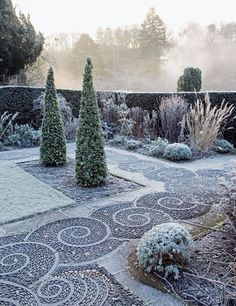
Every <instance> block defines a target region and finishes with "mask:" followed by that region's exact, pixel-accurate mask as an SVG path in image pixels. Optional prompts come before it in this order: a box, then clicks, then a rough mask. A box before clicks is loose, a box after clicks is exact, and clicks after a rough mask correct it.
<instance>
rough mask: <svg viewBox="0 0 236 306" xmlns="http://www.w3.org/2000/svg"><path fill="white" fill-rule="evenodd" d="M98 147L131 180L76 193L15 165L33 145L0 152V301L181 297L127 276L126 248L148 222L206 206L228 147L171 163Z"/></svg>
mask: <svg viewBox="0 0 236 306" xmlns="http://www.w3.org/2000/svg"><path fill="white" fill-rule="evenodd" d="M106 152H107V158H108V167H109V170H110V173H111V174H112V175H114V176H116V177H121V178H123V179H125V180H127V181H132V182H135V183H136V184H137V188H135V189H133V190H130V191H127V190H125V189H124V191H123V192H121V191H119V193H115V194H112V195H110V196H106V197H103V198H95V197H93V198H92V199H91V200H88V201H81V202H79V201H77V200H76V199H77V198H76V197H74V196H71V197H69V196H68V194H67V196H66V195H65V194H63V193H62V192H60V191H58V190H56V189H57V188H52V185H51V186H50V184H46V183H45V180H44V181H43V182H42V181H40V180H38V179H37V178H35V177H33V176H32V175H30V174H29V173H27V172H25V171H24V170H22V168H20V167H19V166H18V165H16V163H17V162H22V161H30V160H34V159H37V158H38V149H26V150H17V151H10V152H2V153H0V186H1V187H0V189H1V190H0V203H1V216H0V223H1V224H2V225H1V228H0V245H1V246H0V265H1V267H0V304H1V305H9V306H10V305H16V304H17V303H18V304H17V305H52V304H53V305H84V306H86V305H94V306H96V305H105V306H108V305H112V306H113V305H114V306H116V305H123V306H129V305H130V306H131V305H133V306H134V305H160V306H162V305H168V306H171V305H184V304H183V303H182V302H181V301H178V300H176V299H175V298H173V297H172V296H171V295H169V294H164V293H161V292H159V291H157V290H156V289H153V288H151V287H148V286H146V285H143V284H141V283H140V282H138V281H136V280H134V279H133V278H132V277H131V275H130V274H129V272H128V263H127V256H128V255H129V253H130V252H131V251H132V250H133V249H134V248H135V245H136V242H137V238H140V237H141V236H142V235H143V233H144V232H146V231H147V230H149V229H151V228H152V227H153V226H154V225H156V224H160V223H163V222H168V221H170V220H178V221H180V222H181V221H184V222H186V223H185V224H189V223H197V222H198V220H199V218H201V217H202V216H205V215H206V214H208V213H209V211H210V210H211V207H212V205H213V204H215V203H217V201H218V198H217V196H216V192H217V191H218V190H219V184H218V182H217V179H218V178H219V177H220V176H224V177H226V178H227V176H228V171H229V168H230V166H231V160H232V159H235V157H234V156H227V157H215V158H213V159H204V160H199V161H194V162H188V163H182V164H174V163H170V162H164V161H161V160H156V159H153V158H149V157H145V156H141V155H138V154H135V153H130V152H127V151H122V150H118V149H114V148H107V149H106ZM68 156H69V157H71V158H73V156H74V144H69V145H68ZM127 184H128V183H127ZM54 187H56V186H54ZM89 192H90V191H89V189H88V193H89ZM102 192H104V191H102ZM43 212H44V213H43ZM38 213H41V214H40V215H38ZM42 213H43V214H42ZM27 216H31V217H30V218H27ZM17 219H22V220H20V221H15V222H11V223H6V222H8V221H14V220H17ZM4 223H5V224H4ZM189 226H190V225H189ZM129 290H130V291H131V292H133V293H134V295H133V294H131V293H130V291H129ZM139 298H140V299H141V300H140V299H139Z"/></svg>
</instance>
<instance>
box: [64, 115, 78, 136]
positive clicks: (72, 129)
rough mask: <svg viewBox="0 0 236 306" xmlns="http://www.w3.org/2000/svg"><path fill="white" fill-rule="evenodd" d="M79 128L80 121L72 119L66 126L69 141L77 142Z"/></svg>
mask: <svg viewBox="0 0 236 306" xmlns="http://www.w3.org/2000/svg"><path fill="white" fill-rule="evenodd" d="M77 127H78V119H77V118H72V119H71V120H70V121H68V122H66V123H65V125H64V131H65V136H66V139H67V140H75V136H76V131H77Z"/></svg>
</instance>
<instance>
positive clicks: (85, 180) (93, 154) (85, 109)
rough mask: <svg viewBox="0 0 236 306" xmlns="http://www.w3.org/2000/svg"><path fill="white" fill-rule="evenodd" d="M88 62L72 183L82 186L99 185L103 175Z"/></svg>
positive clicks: (102, 152) (98, 121) (99, 131)
mask: <svg viewBox="0 0 236 306" xmlns="http://www.w3.org/2000/svg"><path fill="white" fill-rule="evenodd" d="M92 68H93V66H92V62H91V59H90V58H88V59H87V62H86V65H85V72H84V78H83V90H82V96H81V108H80V114H79V126H78V130H77V135H76V180H77V183H78V184H79V185H81V186H84V187H94V186H98V185H100V184H102V183H103V182H104V180H105V178H106V176H107V166H106V156H105V150H104V144H105V143H104V137H103V134H102V127H101V119H100V113H99V109H98V104H97V99H96V93H95V91H94V88H93V76H92Z"/></svg>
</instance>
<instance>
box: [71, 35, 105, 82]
mask: <svg viewBox="0 0 236 306" xmlns="http://www.w3.org/2000/svg"><path fill="white" fill-rule="evenodd" d="M88 54H89V55H90V56H91V57H92V58H93V59H94V65H95V67H96V68H95V75H96V77H97V78H96V79H97V81H99V80H100V79H101V78H102V77H103V76H104V73H105V67H104V63H103V60H102V56H101V51H100V49H99V45H98V44H96V42H95V41H94V40H93V39H92V38H91V37H90V36H89V34H87V33H83V34H81V35H80V38H79V40H78V41H77V42H76V43H75V44H74V46H73V49H72V52H71V56H70V66H71V71H72V73H73V74H74V76H75V77H76V79H79V78H80V76H82V75H83V70H84V62H85V61H86V58H87V56H88Z"/></svg>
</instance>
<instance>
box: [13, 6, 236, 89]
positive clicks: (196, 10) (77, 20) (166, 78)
mask: <svg viewBox="0 0 236 306" xmlns="http://www.w3.org/2000/svg"><path fill="white" fill-rule="evenodd" d="M111 2H112V3H111ZM13 3H14V4H15V5H16V9H17V11H20V10H22V11H23V12H24V13H29V14H30V16H31V20H32V22H33V24H34V26H35V28H36V30H38V31H41V32H42V33H43V35H44V37H45V44H44V50H43V52H42V54H41V56H40V58H39V59H38V61H37V62H36V63H35V64H34V65H33V66H32V67H30V68H29V69H28V71H27V76H28V77H27V85H43V84H44V79H45V72H46V70H47V68H48V66H49V64H50V65H52V66H53V67H54V68H55V71H56V83H57V86H58V87H61V88H64V87H67V88H80V87H81V82H82V71H83V65H84V60H85V58H86V57H87V56H88V55H90V56H91V57H92V59H93V62H94V70H95V84H96V88H97V89H107V90H109V89H116V90H133V91H175V90H176V84H177V80H178V77H179V76H180V75H181V74H182V73H183V70H184V68H186V67H198V68H200V69H201V71H202V80H203V82H202V89H204V90H235V84H236V59H235V56H234V55H235V51H236V20H235V17H234V14H233V12H234V1H232V0H226V1H217V2H215V1H211V0H208V1H203V0H200V1H187V0H179V1H175V2H173V1H170V0H168V1H165V0H159V1H152V0H145V1H144V0H142V1H138V2H137V1H134V0H128V1H108V0H101V1H96V2H95V1H91V0H90V1H86V2H85V3H84V2H82V1H75V0H68V1H67V3H66V4H65V3H63V2H58V1H55V0H51V1H46V0H41V1H40V2H37V1H33V0H15V1H13ZM151 7H153V8H154V10H153V11H152V12H151V13H150V8H151ZM148 14H149V16H148ZM68 16H70V17H68ZM152 25H154V27H153V33H151V32H150V29H151V27H152Z"/></svg>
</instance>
